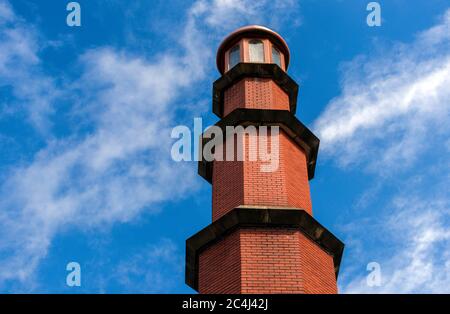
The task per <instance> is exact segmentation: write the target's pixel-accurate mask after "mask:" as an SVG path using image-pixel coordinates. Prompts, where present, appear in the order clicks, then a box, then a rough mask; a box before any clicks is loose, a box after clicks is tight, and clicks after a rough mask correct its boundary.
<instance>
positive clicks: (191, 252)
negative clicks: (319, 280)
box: [185, 207, 344, 291]
mask: <svg viewBox="0 0 450 314" xmlns="http://www.w3.org/2000/svg"><path fill="white" fill-rule="evenodd" d="M243 227H259V228H273V227H286V228H298V229H299V230H300V231H301V232H303V234H305V235H306V236H308V237H309V238H310V239H311V240H312V241H314V242H315V243H316V244H317V245H319V246H320V247H321V248H322V249H323V250H324V251H326V252H327V253H328V254H330V255H331V256H333V262H334V271H335V274H336V278H337V277H338V274H339V267H340V264H341V258H342V253H343V251H344V243H342V242H341V241H340V240H339V239H338V238H337V237H336V236H334V235H333V234H332V233H331V232H330V231H328V230H327V229H326V228H325V227H323V226H322V225H321V224H320V223H318V222H317V220H315V219H314V218H313V217H312V216H311V215H309V214H308V213H307V212H306V211H304V210H302V209H282V208H278V209H275V208H259V207H257V208H251V207H238V208H235V209H233V210H232V211H231V212H229V213H228V214H226V215H225V216H223V217H221V218H220V219H218V220H216V221H215V222H213V223H212V224H210V225H209V226H207V227H206V228H204V229H203V230H201V231H199V232H198V233H196V234H195V235H193V236H192V237H190V238H189V239H187V240H186V277H185V280H186V284H187V285H189V286H190V287H191V288H192V289H194V290H197V291H198V271H199V265H198V258H199V255H200V253H201V252H202V251H203V250H204V249H205V248H207V247H208V246H210V245H212V244H213V243H215V242H216V241H218V240H220V239H222V238H224V237H225V236H226V235H227V234H229V233H230V232H232V231H233V230H235V229H236V228H243Z"/></svg>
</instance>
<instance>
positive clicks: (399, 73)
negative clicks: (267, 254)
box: [315, 11, 450, 172]
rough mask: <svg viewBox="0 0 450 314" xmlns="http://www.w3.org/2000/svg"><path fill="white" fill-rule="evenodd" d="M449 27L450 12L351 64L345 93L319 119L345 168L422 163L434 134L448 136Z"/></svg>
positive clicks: (326, 144)
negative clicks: (408, 39) (412, 37)
mask: <svg viewBox="0 0 450 314" xmlns="http://www.w3.org/2000/svg"><path fill="white" fill-rule="evenodd" d="M449 31H450V11H448V12H446V14H444V16H443V18H442V21H441V23H440V24H438V25H437V26H435V27H432V28H431V29H429V30H427V31H425V32H423V33H421V34H419V35H418V37H417V39H416V40H415V42H413V43H411V44H401V43H399V44H397V45H396V47H394V48H393V49H392V48H391V49H389V48H387V49H379V50H380V55H378V56H375V57H373V56H372V57H365V56H361V57H359V58H357V59H356V60H354V61H352V62H351V63H349V64H347V65H346V67H345V71H344V73H345V75H344V80H343V82H342V85H343V86H342V89H343V92H342V95H340V96H338V97H337V98H335V99H333V100H332V101H331V102H330V103H329V104H328V106H327V109H326V111H325V112H324V113H323V114H322V115H321V116H320V118H319V119H318V120H317V121H316V123H315V129H316V130H317V131H318V133H319V136H320V138H321V140H322V149H323V151H324V152H325V153H326V154H328V156H332V157H334V158H336V159H337V160H338V161H339V162H340V164H341V165H344V166H345V165H349V164H355V163H361V164H363V165H366V166H368V167H369V169H372V170H374V171H376V172H379V171H380V170H381V171H390V170H392V168H393V167H394V168H396V169H400V168H403V167H405V166H409V165H411V164H412V163H414V162H415V161H417V158H419V157H420V156H423V155H424V154H425V153H426V152H427V149H430V145H432V143H435V141H430V138H433V139H435V137H436V136H440V135H442V136H444V137H448V134H449V126H448V123H446V121H448V117H449V110H450V90H449V89H448V86H449V85H450V54H449V47H450V35H449V34H450V32H449ZM373 156H377V158H373ZM380 168H381V169H380Z"/></svg>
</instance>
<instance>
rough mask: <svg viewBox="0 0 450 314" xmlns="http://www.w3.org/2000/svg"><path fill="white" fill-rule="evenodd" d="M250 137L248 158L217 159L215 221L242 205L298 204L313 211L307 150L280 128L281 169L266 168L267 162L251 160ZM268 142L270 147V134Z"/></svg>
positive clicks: (283, 205)
mask: <svg viewBox="0 0 450 314" xmlns="http://www.w3.org/2000/svg"><path fill="white" fill-rule="evenodd" d="M249 139H250V136H249V135H246V140H245V141H244V144H245V150H244V151H245V157H246V159H245V160H246V161H245V162H239V161H214V167H213V168H214V170H213V180H212V185H213V186H212V192H213V193H212V194H213V197H212V203H213V204H212V209H213V221H215V220H217V219H218V218H220V217H222V216H223V215H224V214H226V213H228V212H229V211H231V210H233V209H234V208H236V207H237V206H239V205H261V206H280V207H296V208H301V209H304V210H306V211H307V212H308V213H310V214H311V213H312V205H311V197H310V191H309V182H308V170H307V163H306V155H305V153H304V151H303V150H302V149H301V148H300V147H299V146H298V145H296V144H295V143H294V142H293V141H292V140H291V139H290V138H289V137H288V135H287V134H286V133H285V132H284V131H282V130H281V129H280V134H279V148H280V150H279V164H278V169H277V170H276V171H274V172H262V171H261V165H262V164H263V163H264V164H267V162H265V161H249V143H250V140H249ZM235 143H237V141H236V142H235ZM267 145H268V147H269V148H270V136H269V139H268V140H267Z"/></svg>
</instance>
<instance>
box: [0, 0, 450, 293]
mask: <svg viewBox="0 0 450 314" xmlns="http://www.w3.org/2000/svg"><path fill="white" fill-rule="evenodd" d="M68 2H69V1H53V0H40V1H31V0H14V1H11V0H10V1H8V0H0V292H58V293H86V292H93V293H97V292H117V293H122V292H123V293H130V292H145V293H153V292H158V293H190V292H193V290H191V289H190V288H189V287H187V286H186V285H185V284H184V245H185V239H186V238H187V237H189V236H190V235H192V234H194V233H195V232H197V231H198V230H200V229H201V228H203V227H204V226H206V225H207V224H209V223H210V220H211V187H210V185H209V184H208V183H207V182H206V181H204V180H203V179H202V178H201V177H199V176H197V174H196V172H197V169H196V164H195V163H194V162H192V163H189V162H184V163H175V162H174V161H172V159H171V157H170V147H171V145H172V143H173V140H172V139H171V138H170V131H171V129H172V128H173V127H175V126H176V125H180V124H184V125H188V126H192V124H193V118H194V117H202V118H203V119H204V124H205V126H206V125H207V124H213V123H215V122H216V121H217V118H216V117H215V116H214V115H213V114H212V112H211V109H212V108H211V84H212V82H213V81H214V80H215V79H217V78H218V77H219V74H218V72H217V70H216V69H215V60H214V57H215V50H216V48H217V46H218V44H219V43H220V41H221V39H222V38H223V37H224V36H225V35H226V34H227V33H228V32H230V31H232V30H233V29H235V28H236V27H239V26H242V25H247V24H262V25H266V26H268V27H271V28H273V29H274V30H276V31H278V32H279V33H280V34H281V35H282V36H283V37H284V38H285V39H286V41H287V42H288V44H289V46H290V50H291V54H292V58H291V64H290V69H289V74H290V75H291V77H293V78H294V79H295V80H296V81H297V82H298V83H299V84H300V92H299V105H298V110H297V116H298V117H299V119H300V120H302V121H303V122H304V123H305V124H306V125H307V126H309V127H310V128H311V129H312V130H314V132H315V133H316V134H317V135H318V136H319V138H320V139H321V149H320V152H319V160H318V165H317V170H316V177H315V179H314V180H312V181H311V192H312V200H313V211H314V214H315V217H316V218H317V219H318V220H319V221H320V222H321V223H322V224H324V225H325V226H327V227H328V228H329V229H330V230H331V231H333V232H334V233H335V234H336V235H337V236H338V237H339V238H341V239H342V240H343V241H344V242H345V244H346V249H345V252H344V256H343V262H342V265H341V271H340V277H339V282H338V283H339V288H340V291H341V292H342V293H352V292H373V293H378V292H401V293H417V292H433V293H438V292H447V293H449V292H450V290H449V287H450V277H449V274H450V262H449V261H450V256H449V254H450V219H449V216H450V194H449V189H448V182H449V178H450V165H449V152H450V126H449V123H448V121H449V118H450V117H449V111H450V88H449V86H450V49H449V48H450V4H449V3H448V1H444V0H430V1H418V0H417V1H406V0H390V1H379V3H380V4H381V8H382V26H381V27H368V26H367V24H366V16H367V14H368V12H367V11H366V5H367V3H368V2H369V1H363V0H354V1H333V0H329V1H313V0H309V1H308V0H304V1H292V0H287V1H281V0H275V1H264V0H263V1H244V0H241V1H238V0H215V1H206V0H197V1H192V2H189V1H124V0H109V1H93V0H89V1H81V0H80V1H78V2H79V3H80V5H81V9H82V26H81V27H79V28H71V27H68V26H67V25H66V23H65V22H66V15H67V12H66V10H65V9H66V8H65V7H66V4H67V3H68ZM71 261H76V262H78V263H80V265H81V270H82V285H81V287H68V286H67V285H66V275H67V271H66V265H67V263H69V262H71ZM369 262H377V263H379V264H380V266H381V274H382V284H381V286H379V287H369V286H367V284H366V276H367V274H368V272H367V270H366V266H367V264H368V263H369Z"/></svg>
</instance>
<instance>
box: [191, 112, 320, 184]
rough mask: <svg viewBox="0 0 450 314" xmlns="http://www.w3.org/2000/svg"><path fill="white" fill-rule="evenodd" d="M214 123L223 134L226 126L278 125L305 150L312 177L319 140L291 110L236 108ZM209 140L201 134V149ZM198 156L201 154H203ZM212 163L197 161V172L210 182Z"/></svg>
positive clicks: (309, 173) (311, 176)
mask: <svg viewBox="0 0 450 314" xmlns="http://www.w3.org/2000/svg"><path fill="white" fill-rule="evenodd" d="M215 125H216V126H218V127H220V128H221V129H222V131H223V132H224V134H225V131H226V127H227V126H237V125H256V126H260V125H267V126H270V125H278V126H279V127H280V128H281V129H282V130H283V131H285V132H286V133H287V134H288V135H289V136H290V137H291V139H292V140H293V141H294V142H296V143H297V144H298V145H299V146H300V147H301V148H302V149H303V150H304V151H305V153H306V159H307V163H308V179H309V180H311V179H312V178H314V172H315V170H316V161H317V154H318V152H319V143H320V140H319V139H318V138H317V136H315V135H314V133H312V132H311V131H310V130H309V129H308V128H307V127H306V126H305V125H304V124H303V123H301V122H300V121H299V120H298V119H297V118H296V117H295V116H294V115H293V114H292V113H291V112H289V111H287V110H270V109H236V110H234V111H233V112H231V113H230V114H229V115H227V116H226V117H225V118H223V119H221V120H220V121H219V122H217V123H216V124H215ZM210 140H211V139H210V138H203V136H202V143H201V144H202V145H200V149H202V151H203V147H204V145H206V143H208V142H209V141H210ZM200 156H203V154H201V155H200ZM213 164H214V162H212V161H206V160H203V159H201V160H200V161H199V162H198V174H199V175H200V176H202V177H203V178H204V179H205V180H206V181H208V182H209V183H211V182H212V172H213Z"/></svg>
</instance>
